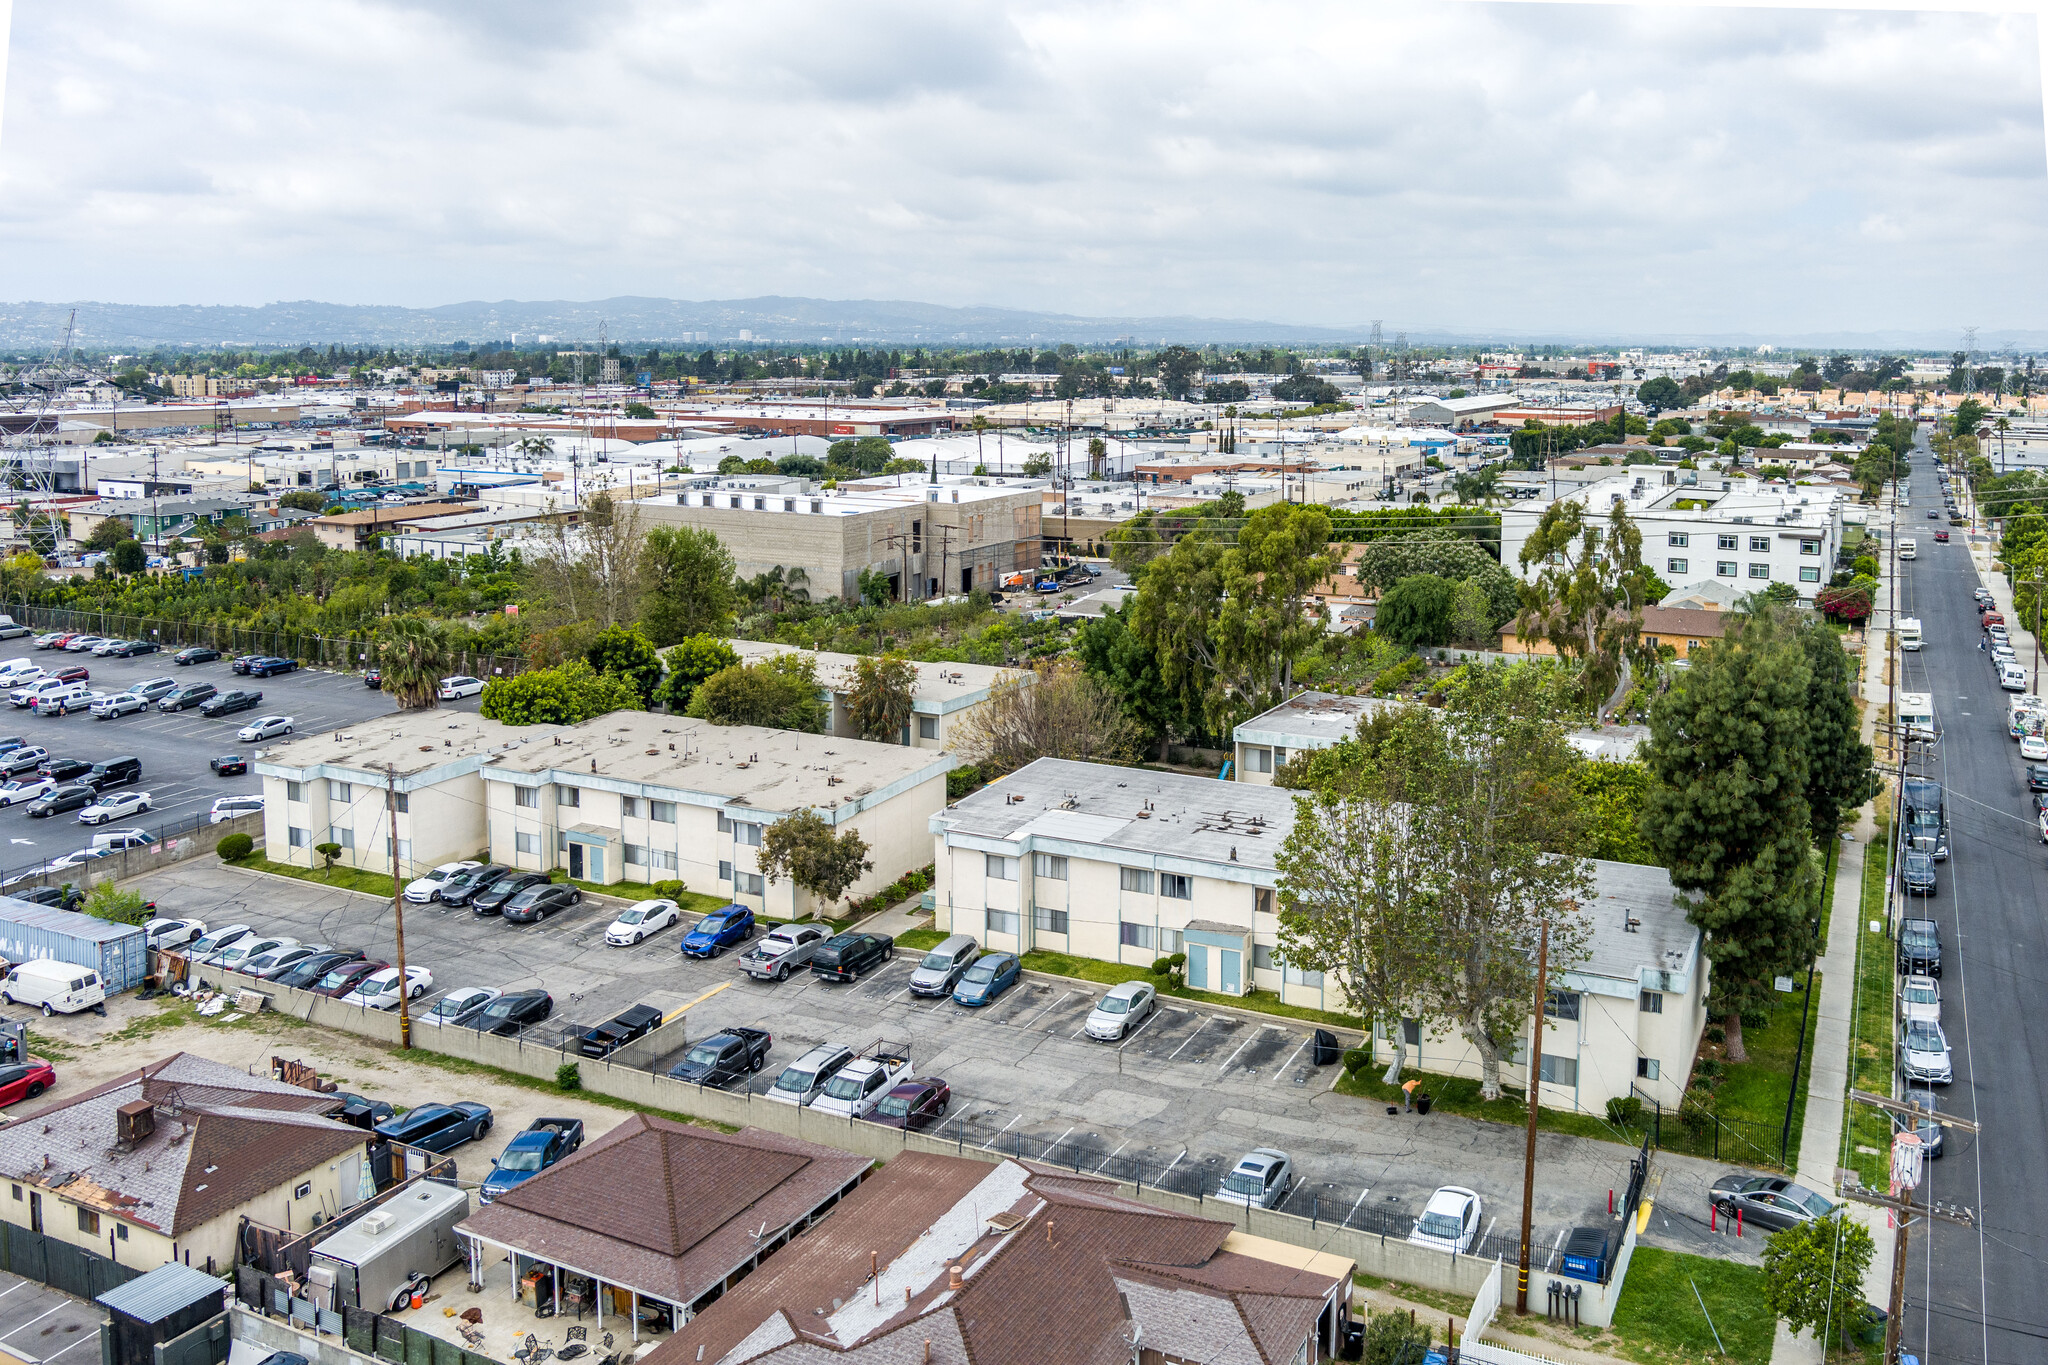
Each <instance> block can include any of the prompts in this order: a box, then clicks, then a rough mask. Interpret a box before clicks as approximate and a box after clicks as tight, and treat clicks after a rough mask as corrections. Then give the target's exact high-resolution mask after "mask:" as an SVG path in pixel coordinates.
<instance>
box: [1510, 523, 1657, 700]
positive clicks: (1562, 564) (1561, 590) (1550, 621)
mask: <svg viewBox="0 0 2048 1365" xmlns="http://www.w3.org/2000/svg"><path fill="white" fill-rule="evenodd" d="M1521 562H1522V566H1523V568H1524V569H1525V570H1527V569H1528V568H1529V567H1530V566H1532V565H1535V566H1540V567H1539V568H1538V569H1537V571H1536V578H1535V581H1534V582H1532V583H1523V584H1522V585H1521V586H1520V590H1519V591H1520V594H1521V600H1522V609H1521V611H1520V612H1519V613H1518V614H1517V615H1516V617H1515V634H1516V635H1517V636H1518V637H1519V638H1521V639H1524V640H1533V639H1544V640H1548V641H1549V642H1550V645H1551V647H1552V648H1553V649H1555V650H1556V651H1557V652H1558V653H1559V654H1562V655H1564V656H1565V657H1567V658H1570V659H1575V660H1577V661H1578V662H1579V664H1580V665H1581V668H1582V669H1583V673H1582V682H1583V688H1582V692H1581V700H1583V701H1584V702H1585V703H1586V704H1587V705H1589V706H1592V707H1600V706H1602V705H1603V704H1604V703H1605V700H1606V698H1607V697H1608V696H1609V695H1610V694H1611V693H1612V692H1613V691H1614V689H1615V686H1616V684H1618V683H1619V682H1620V681H1621V676H1622V669H1623V667H1624V666H1625V664H1626V662H1627V660H1628V658H1629V656H1630V655H1631V654H1636V653H1640V652H1641V650H1640V639H1641V635H1642V629H1643V608H1644V606H1646V605H1647V604H1648V603H1649V601H1650V592H1651V586H1650V580H1649V579H1648V578H1647V577H1646V576H1645V574H1646V571H1645V570H1644V568H1643V533H1642V531H1641V530H1639V529H1638V528H1637V526H1636V524H1635V522H1634V521H1632V520H1631V519H1630V518H1629V515H1628V511H1627V509H1626V508H1625V507H1624V506H1623V505H1622V504H1621V503H1619V502H1617V503H1615V504H1614V507H1613V510H1612V511H1611V512H1610V513H1609V514H1608V517H1607V523H1606V525H1605V526H1602V525H1600V524H1599V523H1598V522H1597V521H1595V520H1592V519H1591V518H1590V517H1589V515H1588V513H1587V511H1586V509H1585V507H1583V506H1582V505H1581V504H1580V503H1578V502H1576V501H1574V500H1572V499H1569V498H1566V499H1562V500H1560V501H1558V502H1554V503H1552V504H1551V505H1550V507H1549V508H1548V509H1546V510H1545V512H1544V513H1543V519H1542V521H1540V522H1539V523H1538V524H1537V527H1536V530H1535V531H1534V532H1533V533H1531V535H1530V536H1529V539H1528V540H1527V541H1525V542H1524V543H1523V545H1522V554H1521Z"/></svg>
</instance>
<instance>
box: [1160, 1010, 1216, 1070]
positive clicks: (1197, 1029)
mask: <svg viewBox="0 0 2048 1365" xmlns="http://www.w3.org/2000/svg"><path fill="white" fill-rule="evenodd" d="M1215 1017H1216V1016H1215V1015H1213V1014H1208V1015H1204V1016H1202V1022H1201V1023H1199V1024H1197V1025H1195V1031H1194V1032H1193V1033H1190V1034H1189V1035H1188V1036H1187V1037H1185V1038H1183V1039H1181V1040H1180V1047H1177V1048H1175V1049H1174V1050H1173V1051H1171V1052H1169V1053H1167V1054H1166V1060H1167V1061H1169V1062H1170V1061H1172V1060H1173V1059H1174V1058H1176V1057H1178V1056H1180V1054H1181V1051H1182V1049H1184V1048H1186V1047H1187V1045H1188V1044H1189V1043H1192V1042H1194V1041H1195V1039H1197V1038H1199V1037H1201V1036H1202V1030H1203V1029H1205V1028H1207V1027H1209V1024H1210V1021H1211V1020H1213V1019H1215Z"/></svg>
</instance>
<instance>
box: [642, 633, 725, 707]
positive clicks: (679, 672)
mask: <svg viewBox="0 0 2048 1365" xmlns="http://www.w3.org/2000/svg"><path fill="white" fill-rule="evenodd" d="M661 661H662V662H663V663H664V664H666V665H667V666H668V675H667V676H666V677H665V678H663V679H662V683H661V690H660V691H659V692H658V693H656V695H655V700H657V701H659V702H660V703H661V704H662V705H663V706H666V707H667V708H668V709H669V710H670V711H672V712H674V713H675V714H677V715H681V714H682V713H683V712H685V711H686V710H688V709H689V706H690V698H691V697H692V696H693V695H694V694H695V693H696V691H697V685H698V684H699V683H701V682H703V681H704V680H705V679H706V678H708V677H710V676H711V675H712V674H714V673H717V672H719V671H721V670H723V669H727V668H731V667H732V666H733V665H734V664H737V663H738V662H739V661H740V656H739V653H738V651H736V650H735V649H734V648H733V647H732V646H731V645H729V644H727V643H726V642H725V641H724V640H721V639H720V638H719V637H717V636H716V635H692V636H691V637H690V638H689V639H687V640H685V641H683V642H682V643H681V644H679V645H676V646H675V647H674V648H672V649H670V650H668V651H666V652H665V653H663V654H662V656H661Z"/></svg>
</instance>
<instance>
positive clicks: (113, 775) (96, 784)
mask: <svg viewBox="0 0 2048 1365" xmlns="http://www.w3.org/2000/svg"><path fill="white" fill-rule="evenodd" d="M85 780H86V781H87V782H90V783H92V786H93V790H94V791H105V790H106V789H107V788H109V787H125V786H127V785H128V784H129V783H130V782H140V781H141V780H142V760H141V759H139V758H127V757H123V758H110V759H108V760H107V761H106V762H104V763H95V764H93V765H92V771H91V772H89V773H87V774H86V775H85Z"/></svg>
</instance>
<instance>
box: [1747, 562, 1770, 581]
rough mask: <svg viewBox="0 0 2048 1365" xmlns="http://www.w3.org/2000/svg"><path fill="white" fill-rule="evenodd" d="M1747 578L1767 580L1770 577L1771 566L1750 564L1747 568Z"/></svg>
mask: <svg viewBox="0 0 2048 1365" xmlns="http://www.w3.org/2000/svg"><path fill="white" fill-rule="evenodd" d="M1749 576H1750V577H1751V578H1769V577H1770V576H1771V566H1770V565H1768V564H1752V565H1750V566H1749Z"/></svg>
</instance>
